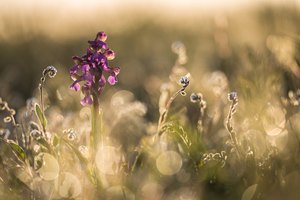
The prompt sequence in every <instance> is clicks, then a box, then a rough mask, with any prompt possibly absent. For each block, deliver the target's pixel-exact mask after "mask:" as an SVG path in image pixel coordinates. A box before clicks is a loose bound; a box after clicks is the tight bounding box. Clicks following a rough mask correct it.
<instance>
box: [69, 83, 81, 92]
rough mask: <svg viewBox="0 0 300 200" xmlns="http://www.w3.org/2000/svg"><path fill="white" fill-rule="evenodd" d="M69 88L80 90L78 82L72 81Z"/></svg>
mask: <svg viewBox="0 0 300 200" xmlns="http://www.w3.org/2000/svg"><path fill="white" fill-rule="evenodd" d="M70 88H71V89H72V90H75V91H79V90H80V84H79V83H78V81H74V82H73V83H72V85H71V86H70Z"/></svg>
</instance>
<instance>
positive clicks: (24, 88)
mask: <svg viewBox="0 0 300 200" xmlns="http://www.w3.org/2000/svg"><path fill="white" fill-rule="evenodd" d="M299 10H300V1H292V0H282V1H280V0H239V1H236V0H161V1H159V0H152V1H150V0H123V1H122V0H107V1H102V0H85V1H83V0H82V1H81V0H64V1H62V0H43V1H38V0H26V1H24V0H1V1H0V97H1V98H2V99H3V100H5V101H7V102H8V103H9V105H10V107H11V108H15V109H16V110H17V111H18V115H19V116H17V121H18V118H21V117H22V112H23V113H25V114H26V113H27V111H26V109H24V108H23V107H25V106H26V105H27V110H30V105H29V104H32V105H35V104H34V102H35V101H37V100H35V101H27V100H28V99H30V98H31V97H38V84H39V81H40V78H41V75H42V71H43V69H44V68H46V67H47V66H49V65H53V66H55V67H56V68H57V70H58V74H57V76H56V77H55V78H53V79H52V80H48V79H47V80H46V84H45V90H44V97H45V107H46V116H47V118H48V119H49V120H48V121H49V122H51V123H49V126H48V127H47V128H49V130H51V131H53V133H58V134H64V131H62V130H64V129H66V130H68V129H69V128H74V130H78V132H79V133H80V134H81V135H83V136H85V135H87V134H86V133H89V132H90V129H89V126H90V122H89V108H88V107H82V106H81V105H80V103H79V101H80V94H79V92H77V93H76V92H74V91H71V90H70V89H69V85H70V84H71V83H72V80H71V78H70V76H69V73H68V71H69V68H70V67H72V66H73V60H72V56H74V55H78V56H81V55H83V54H84V53H85V51H86V48H87V47H88V43H87V41H88V40H93V39H94V38H95V36H96V34H97V33H98V32H99V31H105V32H106V33H107V35H108V39H107V43H108V45H109V47H110V48H111V49H113V50H114V51H115V52H116V58H115V59H114V60H112V61H110V66H119V67H121V73H120V74H119V82H118V84H117V85H116V86H114V87H110V86H108V85H107V86H106V88H105V89H104V93H103V94H102V98H101V101H102V102H101V106H102V107H103V110H104V122H105V123H104V124H105V125H106V127H104V128H106V130H105V132H107V133H109V136H111V138H113V139H114V142H113V143H116V144H117V145H116V146H122V149H121V150H122V151H124V153H127V154H126V155H127V156H128V157H127V158H126V159H127V160H131V157H132V158H135V153H136V152H135V150H136V148H138V147H140V146H141V144H142V145H144V144H147V143H151V142H150V141H154V140H152V139H151V140H150V139H149V138H151V137H152V136H154V135H156V133H157V132H156V131H157V129H156V128H157V127H156V125H157V124H156V123H157V121H158V119H159V110H161V108H163V109H165V106H166V102H167V99H168V98H169V96H170V94H172V93H173V91H176V90H178V89H179V88H180V86H178V85H177V84H176V83H175V82H177V80H179V78H180V77H181V76H182V75H186V73H188V72H189V73H190V75H191V79H190V80H191V83H190V85H189V86H188V88H187V90H186V92H187V94H188V95H187V96H186V97H184V98H181V97H180V95H179V97H178V98H176V101H175V102H174V103H173V104H172V106H171V107H172V108H171V111H170V114H169V118H170V119H172V117H174V118H173V119H175V120H177V118H178V122H180V123H178V124H182V125H183V126H184V127H185V129H186V130H187V132H188V133H189V134H187V135H191V136H193V135H196V136H197V138H198V135H197V133H198V132H195V134H194V132H192V131H190V130H195V129H197V128H196V126H198V125H197V123H198V119H200V118H202V117H203V116H202V115H201V114H199V107H198V106H199V105H196V104H192V103H191V102H190V99H189V95H190V94H191V93H192V92H201V93H202V94H203V99H204V100H205V101H206V102H207V108H206V110H205V116H204V117H203V118H204V119H207V121H204V122H203V124H204V128H205V129H207V130H204V131H202V130H201V131H199V132H200V133H201V134H202V132H203V133H204V134H203V135H201V140H199V138H198V140H199V141H201V142H200V143H199V144H198V143H197V142H195V141H197V140H194V138H192V137H191V138H192V139H190V141H192V142H195V144H194V143H193V145H194V146H195V148H193V149H192V150H191V152H192V153H195V155H196V156H195V158H193V159H194V160H195V163H196V164H198V165H199V166H196V169H198V167H199V169H200V168H201V170H199V171H201V173H202V174H201V173H199V174H198V175H199V176H198V177H197V176H195V178H196V179H197V178H200V179H199V181H198V180H197V182H195V181H194V179H193V178H194V174H192V173H193V172H194V171H193V169H192V168H187V172H188V170H189V171H191V174H188V173H186V174H185V171H184V170H181V171H180V173H178V174H176V180H177V182H176V181H174V180H175V176H161V174H159V173H157V171H156V168H158V171H159V172H161V171H163V172H164V169H163V168H162V169H161V168H160V167H161V166H165V165H166V166H168V162H167V163H164V161H166V160H167V161H168V159H167V158H169V157H171V158H172V155H173V157H174V155H175V157H176V159H175V161H176V160H177V161H180V162H177V164H178V166H177V168H178V170H179V169H180V168H181V165H182V163H183V164H184V165H186V166H188V167H189V164H191V163H188V162H186V160H185V159H186V158H187V157H186V156H185V157H182V158H184V159H182V158H181V157H180V156H178V155H179V154H178V153H176V152H175V151H173V150H174V149H176V151H177V148H178V149H179V147H178V146H180V145H178V142H177V140H176V142H174V144H173V140H170V141H172V142H169V143H166V144H168V145H170V146H166V145H165V142H166V141H169V138H164V137H161V138H160V139H161V141H160V142H161V145H162V147H164V148H166V149H169V150H172V149H173V150H172V151H169V153H171V154H163V153H165V150H164V149H163V148H162V151H161V152H162V153H161V154H162V155H164V156H163V157H161V156H159V157H158V158H157V155H158V153H160V150H157V152H156V150H155V148H153V149H154V150H155V151H154V150H153V149H150V150H147V149H146V148H145V149H146V150H144V151H145V152H146V153H149V155H150V156H149V157H150V158H149V162H148V161H147V159H148V158H145V160H146V162H145V163H146V165H145V166H146V167H145V168H143V167H144V166H142V167H141V169H142V170H141V171H137V173H136V174H134V176H132V177H131V179H132V180H130V181H129V182H130V184H132V185H131V186H130V184H128V187H129V188H130V187H131V189H132V190H133V191H135V192H137V193H139V192H140V191H139V189H136V185H139V186H140V188H144V189H145V188H146V189H145V191H146V194H147V195H146V196H149V197H148V199H151V200H153V199H160V197H156V198H154V197H153V198H152V196H151V195H154V196H155V195H156V194H159V195H162V194H163V193H164V195H165V196H168V198H164V199H172V200H173V199H197V198H196V197H195V198H187V197H186V196H192V195H190V194H189V190H185V189H184V188H183V187H182V188H180V187H181V186H185V187H191V188H192V187H195V188H196V191H197V193H199V194H198V195H200V196H202V197H203V199H230V200H232V199H240V197H241V196H244V195H242V194H243V193H244V191H246V192H245V193H246V194H248V196H249V191H248V189H247V190H246V188H248V187H249V186H250V187H249V188H250V189H251V190H252V191H253V188H254V191H253V192H252V194H251V195H252V196H253V194H254V192H255V190H256V186H257V183H258V184H259V187H261V186H262V187H261V188H259V189H258V190H259V191H263V190H265V191H266V196H264V197H267V196H268V198H264V199H272V200H274V199H299V196H300V194H299V189H298V188H297V187H298V186H299V180H300V178H299V177H300V170H299V169H300V159H299V154H300V145H299V141H300V139H299V138H300V126H299V120H300V114H299V105H300V90H299V88H300V81H299V80H300V68H299V63H300V56H299V55H300V45H299V44H300V37H299V33H300V26H299V22H300V12H299ZM179 41H180V42H179ZM176 49H177V50H176ZM176 51H178V52H179V51H180V52H181V53H182V55H183V57H184V59H183V60H184V62H180V56H181V54H180V53H178V52H177V54H178V55H177V54H176ZM185 58H187V62H185ZM176 70H177V71H176ZM170 74H171V75H170ZM170 79H171V81H170ZM166 82H169V83H167V84H164V83H166ZM162 86H166V87H165V88H164V87H162ZM177 87H178V88H177ZM230 91H236V92H237V94H238V98H239V104H238V108H237V112H236V115H235V116H234V117H233V121H234V128H235V129H236V130H237V132H238V137H239V139H240V141H241V146H242V147H243V148H244V147H245V149H244V150H245V152H246V153H247V156H248V153H249V155H250V154H251V155H250V156H252V157H253V152H251V151H250V150H253V149H254V150H255V151H254V152H255V153H256V154H255V159H256V160H254V159H253V161H257V163H256V164H255V163H254V165H253V166H256V165H259V168H258V167H257V170H261V172H256V171H255V170H256V168H255V167H253V166H252V165H249V166H250V167H249V166H248V165H247V166H246V165H245V166H244V164H245V162H244V161H243V162H240V163H239V164H236V160H235V157H234V156H232V151H231V150H230V145H229V143H228V139H229V137H228V133H227V132H226V129H225V126H224V124H225V123H224V122H225V120H226V116H227V114H228V109H229V104H230V103H229V102H228V101H227V94H228V93H229V92H230ZM164 95H165V96H164ZM47 97H48V98H47ZM32 105H31V107H32ZM49 105H51V107H48V106H49ZM47 108H50V109H47ZM232 112H234V111H232ZM125 114H126V115H125ZM3 116H4V115H3ZM74 116H75V117H74ZM0 118H1V116H0ZM112 119H113V120H112ZM30 120H31V119H30ZM206 122H208V123H206ZM0 125H1V124H0ZM175 125H176V123H175ZM175 125H174V127H175ZM189 129H190V130H189ZM70 130H71V129H70ZM174 130H175V131H174V132H175V133H176V132H179V131H178V130H179V128H178V130H176V127H175V128H174ZM180 130H181V129H180ZM182 130H183V129H182ZM2 134H3V133H2ZM80 134H79V135H80ZM182 134H183V133H182ZM165 135H166V134H165ZM129 136H130V137H129ZM148 136H149V137H148ZM81 139H82V138H81ZM148 139H149V141H148ZM164 139H165V140H166V141H164ZM82 140H83V139H82ZM202 140H203V141H202ZM174 141H175V140H174ZM242 142H243V143H242ZM247 142H248V143H249V145H248V143H247ZM202 144H203V146H202ZM197 145H198V146H197ZM145 146H146V145H145ZM181 146H182V145H181ZM154 147H156V146H154ZM246 147H247V148H248V147H249V148H248V149H247V148H246ZM250 147H251V148H250ZM269 147H276V148H277V150H278V152H279V153H278V154H275V153H274V155H277V156H278V157H275V159H273V157H272V155H273V154H272V148H269ZM118 148H119V147H118ZM143 148H144V147H143ZM203 148H206V149H203ZM108 150H109V151H110V150H112V149H111V148H108ZM179 150H180V152H181V151H182V150H181V149H179ZM179 150H178V152H179ZM147 151H148V152H147ZM193 151H195V152H193ZM222 151H224V152H225V151H226V152H225V153H228V155H229V156H228V161H227V163H226V165H225V164H224V165H223V166H222V167H221V168H220V171H216V172H212V175H210V170H211V169H213V168H214V166H212V167H211V166H209V165H207V166H206V165H205V164H204V165H203V166H201V162H200V161H201V159H204V158H205V159H206V157H205V156H204V154H202V153H203V152H206V153H207V152H212V153H216V152H222ZM104 152H105V151H104ZM112 152H113V155H114V154H116V153H115V152H114V150H113V151H112ZM174 152H175V153H176V154H174ZM224 152H223V154H224ZM188 153H190V152H188ZM104 154H105V153H104ZM104 154H103V155H104ZM151 154H153V155H151ZM223 154H222V156H223ZM103 155H102V154H100V157H104V156H103ZM141 155H142V154H139V155H138V156H141ZM145 155H147V154H145ZM207 155H209V154H207ZM210 155H213V154H210ZM138 156H136V157H137V158H138ZM151 156H152V157H153V159H152V158H151ZM108 157H109V156H108ZM116 157H117V156H116ZM141 157H143V156H141ZM70 158H71V157H70ZM277 158H278V160H279V161H280V162H281V164H280V165H279V164H278V163H279V162H278V163H277V160H276V159H277ZM279 158H280V159H279ZM151 159H152V160H151ZM226 159H227V156H226ZM226 159H225V161H226ZM272 159H273V160H272ZM108 160H109V159H108ZM111 160H112V161H113V158H112V159H111ZM274 160H275V161H276V163H275V161H274ZM120 161H121V160H120ZM155 161H156V163H155ZM169 161H170V162H171V161H172V159H170V158H169ZM269 161H270V163H271V164H272V165H269V164H270V163H269ZM273 161H274V163H275V164H276V165H275V164H274V165H273V163H272V162H273ZM118 162H119V161H118ZM70 163H71V162H70ZM149 163H151V164H149ZM148 164H149V166H148ZM175 164H176V162H175ZM240 164H241V165H240ZM277 164H278V165H277ZM99 165H103V166H104V167H105V169H109V170H111V168H112V167H111V168H110V165H108V164H107V162H106V161H105V162H103V163H100V164H99ZM152 165H153V166H152ZM103 166H102V167H103ZM224 166H225V168H223V167H224ZM268 166H273V168H268ZM72 167H73V166H70V167H69V169H72ZM147 167H149V168H147ZM184 167H185V166H183V167H182V169H183V168H184ZM206 167H207V168H206ZM67 168H68V167H67ZM100 168H101V167H100ZM177 168H176V170H177ZM145 169H146V170H145ZM205 169H206V171H205ZM216 169H219V168H216ZM273 169H274V170H273ZM147 170H148V171H149V172H150V173H149V174H157V176H154V177H155V178H154V179H157V183H158V184H156V186H157V187H156V186H155V187H154V188H156V190H157V191H156V193H155V192H153V191H154V189H153V185H152V186H151V185H150V186H151V187H150V186H149V185H148V186H147V185H146V186H147V187H146V186H145V185H144V186H145V187H144V186H143V187H142V186H141V185H142V184H144V183H146V182H148V181H149V180H150V179H151V176H148V173H147ZM176 170H175V171H174V173H172V174H168V173H166V174H164V173H162V174H164V175H174V174H175V173H177V172H178V170H177V171H176ZM71 171H72V172H73V170H71ZM152 172H153V173H152ZM167 172H168V171H167ZM197 172H198V171H197ZM206 172H207V173H206ZM269 172H272V173H269ZM273 172H274V173H273ZM267 173H269V174H267ZM257 174H260V175H261V177H263V178H261V177H259V176H256V175H257ZM187 175H188V178H186V179H185V177H187ZM210 176H211V177H210ZM120 177H121V176H120ZM120 177H118V178H120ZM244 177H246V178H248V182H246V181H245V179H244ZM148 178H149V180H148ZM120 179H121V178H120ZM253 184H254V185H253ZM108 185H109V184H108ZM111 185H114V184H111ZM199 185H200V186H201V187H198V186H199ZM251 185H252V186H251ZM283 186H284V187H283ZM147 188H148V189H147ZM178 188H180V191H179V190H178V191H179V192H176V190H177V189H178ZM199 188H201V189H199ZM144 189H143V190H144ZM173 190H174V191H175V192H174V193H173ZM3 191H6V190H3ZM118 191H121V190H118ZM187 191H188V192H187ZM123 192H124V191H123ZM112 193H115V192H112ZM120 193H121V192H120ZM179 193H182V194H183V195H184V196H183V197H182V196H180V195H178V194H179ZM201 193H203V194H201ZM250 193H251V192H250ZM159 195H158V196H159ZM251 195H250V196H251ZM257 195H258V196H259V195H260V192H258V193H257ZM0 196H1V195H0ZM165 196H162V197H165ZM223 196H226V198H224V197H223ZM246 196H247V195H246ZM252 196H251V198H250V197H248V198H246V197H245V198H242V199H243V200H245V199H247V200H249V199H252ZM184 197H185V198H184ZM112 199H116V198H112ZM120 199H123V198H120ZM128 199H131V198H128ZM140 199H146V198H140ZM262 199H263V197H262Z"/></svg>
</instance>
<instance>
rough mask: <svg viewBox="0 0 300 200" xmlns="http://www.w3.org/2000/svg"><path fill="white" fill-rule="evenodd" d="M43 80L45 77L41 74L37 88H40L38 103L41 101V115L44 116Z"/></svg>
mask: <svg viewBox="0 0 300 200" xmlns="http://www.w3.org/2000/svg"><path fill="white" fill-rule="evenodd" d="M44 82H45V77H44V76H43V77H42V78H41V83H40V84H39V90H40V103H41V110H42V113H43V115H44V116H45V113H44V101H43V83H44ZM42 127H43V132H44V133H46V127H44V126H42Z"/></svg>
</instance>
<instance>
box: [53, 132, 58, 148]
mask: <svg viewBox="0 0 300 200" xmlns="http://www.w3.org/2000/svg"><path fill="white" fill-rule="evenodd" d="M59 143H60V141H59V137H58V136H57V135H56V134H54V138H53V143H52V144H53V146H54V147H56V146H57V145H58V144H59Z"/></svg>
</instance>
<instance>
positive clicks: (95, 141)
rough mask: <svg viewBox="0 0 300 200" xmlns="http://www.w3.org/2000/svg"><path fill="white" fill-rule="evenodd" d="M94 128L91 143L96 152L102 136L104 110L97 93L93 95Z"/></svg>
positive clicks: (92, 113)
mask: <svg viewBox="0 0 300 200" xmlns="http://www.w3.org/2000/svg"><path fill="white" fill-rule="evenodd" d="M91 116H92V117H91V121H92V130H91V135H90V145H91V146H92V149H93V151H94V153H96V152H97V150H98V145H99V143H100V141H101V139H102V138H101V137H102V131H101V129H102V112H101V110H100V106H99V100H98V97H97V96H96V95H93V105H92V107H91Z"/></svg>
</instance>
